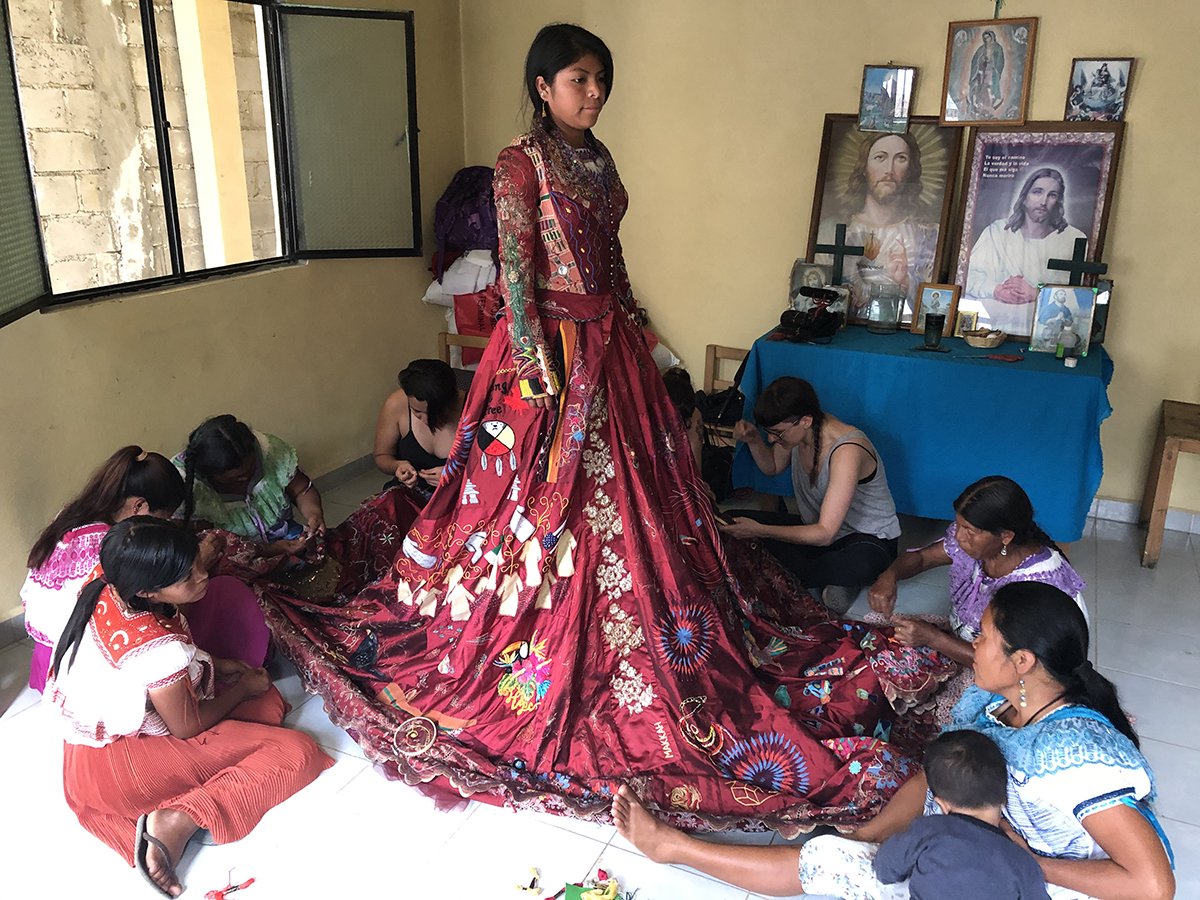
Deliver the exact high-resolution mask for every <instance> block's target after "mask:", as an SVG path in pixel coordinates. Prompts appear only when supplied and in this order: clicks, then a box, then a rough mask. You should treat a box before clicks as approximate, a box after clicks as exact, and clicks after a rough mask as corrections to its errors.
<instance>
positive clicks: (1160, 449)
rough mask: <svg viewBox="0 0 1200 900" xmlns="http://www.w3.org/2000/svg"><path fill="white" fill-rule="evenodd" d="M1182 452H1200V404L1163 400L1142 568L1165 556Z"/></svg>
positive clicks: (1146, 501)
mask: <svg viewBox="0 0 1200 900" xmlns="http://www.w3.org/2000/svg"><path fill="white" fill-rule="evenodd" d="M1180 453H1200V403H1182V402H1180V401H1178V400H1164V401H1163V402H1162V413H1161V415H1160V416H1159V419H1158V437H1157V438H1156V439H1155V441H1154V454H1153V455H1152V456H1151V457H1150V471H1149V473H1148V474H1147V475H1146V490H1145V492H1144V493H1143V494H1142V509H1141V514H1140V515H1139V516H1138V519H1139V521H1141V522H1142V523H1143V524H1145V525H1146V526H1147V527H1146V546H1145V548H1144V549H1143V550H1142V565H1143V566H1145V567H1146V568H1148V569H1152V568H1154V566H1156V565H1157V564H1158V557H1159V554H1161V553H1162V543H1163V529H1164V528H1165V527H1166V523H1167V508H1168V507H1169V506H1170V503H1171V483H1172V482H1173V481H1174V480H1175V463H1176V462H1177V461H1178V459H1179V454H1180Z"/></svg>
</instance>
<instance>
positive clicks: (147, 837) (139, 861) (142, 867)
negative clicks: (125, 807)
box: [133, 813, 179, 897]
mask: <svg viewBox="0 0 1200 900" xmlns="http://www.w3.org/2000/svg"><path fill="white" fill-rule="evenodd" d="M149 817H150V816H149V813H147V814H144V815H143V816H142V817H141V818H140V819H138V821H137V836H136V837H135V838H134V842H133V863H134V865H135V866H137V870H138V871H139V872H141V873H142V877H143V878H145V879H146V880H147V881H148V882H150V886H151V887H153V888H154V889H155V890H156V891H158V892H159V893H160V894H162V895H163V896H164V897H170V896H171V892H170V891H168V890H167V889H166V888H164V887H163V886H162V885H161V884H159V883H158V882H157V881H155V880H154V877H153V876H152V875H151V874H150V864H149V862H148V861H147V859H146V856H147V855H148V854H149V852H150V847H151V846H153V847H154V848H155V849H156V850H158V852H159V853H161V854H162V857H163V859H164V860H165V861H166V864H167V876H168V877H169V878H170V879H171V880H172V881H178V880H179V878H178V876H177V875H176V874H175V864H174V863H173V862H171V853H170V851H169V850H167V845H166V844H164V843H163V842H162V841H160V840H159V839H158V838H156V837H155V836H154V835H152V834H150V832H148V831H147V830H146V821H147V819H149Z"/></svg>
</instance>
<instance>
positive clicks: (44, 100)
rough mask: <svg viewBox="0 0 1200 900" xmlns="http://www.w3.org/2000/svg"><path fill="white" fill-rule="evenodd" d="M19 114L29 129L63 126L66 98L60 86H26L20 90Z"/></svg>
mask: <svg viewBox="0 0 1200 900" xmlns="http://www.w3.org/2000/svg"><path fill="white" fill-rule="evenodd" d="M21 116H22V118H23V120H24V122H25V127H26V128H29V129H54V128H65V127H66V124H67V98H66V96H65V95H64V94H63V90H62V88H27V89H26V90H23V91H21Z"/></svg>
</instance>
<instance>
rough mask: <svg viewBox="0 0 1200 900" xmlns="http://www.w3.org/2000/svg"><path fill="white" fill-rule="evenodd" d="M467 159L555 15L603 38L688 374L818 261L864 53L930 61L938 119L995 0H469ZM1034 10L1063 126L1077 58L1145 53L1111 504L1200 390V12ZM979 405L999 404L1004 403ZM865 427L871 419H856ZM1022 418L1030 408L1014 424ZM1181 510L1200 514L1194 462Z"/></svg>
mask: <svg viewBox="0 0 1200 900" xmlns="http://www.w3.org/2000/svg"><path fill="white" fill-rule="evenodd" d="M461 6H462V30H463V59H464V60H465V65H464V80H463V92H464V102H465V110H466V157H467V163H468V164H490V163H492V162H493V161H494V160H495V156H496V153H497V151H498V150H499V149H500V148H501V147H502V146H504V145H505V144H506V143H507V142H508V141H509V140H510V139H511V138H512V137H513V136H514V135H515V134H517V133H518V132H519V131H521V130H523V125H522V123H521V120H520V118H519V116H518V104H519V102H520V99H521V96H522V93H523V91H522V87H521V73H522V71H523V62H524V54H525V51H526V49H527V48H528V46H529V42H530V40H531V39H532V38H533V35H534V34H535V33H536V31H537V29H538V28H539V27H540V26H541V25H543V24H545V22H546V21H549V20H550V17H551V16H553V17H555V18H556V19H558V20H561V21H575V22H578V23H579V24H581V25H584V26H585V27H587V28H590V29H592V30H594V31H595V32H596V33H598V34H599V35H601V36H602V37H603V38H604V39H605V41H606V42H608V44H609V46H610V48H611V49H612V50H613V53H614V56H615V61H614V69H615V73H614V75H615V79H614V92H613V97H612V102H611V105H610V106H609V108H608V109H606V110H605V112H604V115H603V117H602V118H601V121H600V125H599V126H598V128H597V134H598V135H599V136H600V137H601V138H602V139H603V140H604V141H605V143H607V144H608V146H609V148H610V149H611V150H612V151H613V155H614V156H615V157H616V160H617V164H618V165H619V166H620V169H621V175H622V178H623V179H624V181H625V184H626V186H627V187H628V188H629V192H630V196H631V205H630V212H629V215H628V217H627V218H626V220H625V227H624V229H623V231H622V242H623V244H624V246H625V251H626V257H627V260H628V263H629V270H630V273H631V276H632V279H633V286H634V289H635V291H636V292H637V294H638V296H639V299H640V300H641V302H642V303H643V304H644V305H645V306H646V307H647V308H648V309H649V311H650V314H651V317H652V319H653V320H654V324H655V326H656V327H657V328H658V330H659V331H660V332H661V334H662V335H663V337H664V339H665V340H666V341H667V342H668V344H670V345H671V346H672V347H673V348H674V349H675V351H676V352H677V353H679V355H681V356H683V357H684V358H685V361H686V362H687V363H688V365H689V367H690V368H691V369H692V372H693V375H694V376H696V377H699V376H700V374H701V373H702V371H703V364H704V354H703V349H704V345H705V344H706V343H710V342H719V343H726V344H734V345H739V346H749V344H750V342H751V341H752V340H753V339H754V338H755V337H756V336H758V335H759V334H761V333H762V332H764V331H766V330H767V329H768V328H769V327H770V326H771V325H772V324H773V323H774V322H775V321H776V319H777V317H778V314H779V311H780V310H781V309H782V306H783V303H784V298H785V283H786V281H787V277H788V273H789V270H790V267H791V263H792V260H794V259H795V258H796V257H798V256H802V255H803V254H804V248H805V247H806V246H807V240H808V225H809V215H810V212H811V208H812V196H813V187H814V182H815V180H816V169H817V157H818V153H819V150H820V140H821V127H822V120H823V116H824V114H825V113H827V112H855V111H857V108H858V91H859V86H860V82H861V79H862V67H863V65H864V64H865V63H885V62H887V61H888V60H893V61H895V62H896V63H901V64H906V65H914V66H917V67H919V72H918V75H917V89H916V100H915V105H914V109H913V113H914V114H915V115H936V114H937V113H938V110H939V105H940V102H939V100H940V90H941V85H942V74H943V68H944V65H945V50H946V32H947V23H948V22H950V21H952V20H962V19H977V18H986V17H988V16H989V15H990V14H991V11H992V2H991V0H920V2H907V3H903V2H896V0H770V2H767V0H603V2H597V0H574V2H560V3H556V4H554V5H553V7H552V8H549V11H548V8H547V7H545V6H544V5H543V6H540V5H537V4H532V3H527V2H522V0H463V2H462V4H461ZM1004 15H1005V16H1012V17H1020V16H1039V17H1040V24H1039V28H1038V45H1037V49H1036V57H1035V63H1034V72H1033V85H1032V93H1031V98H1030V107H1029V109H1030V118H1031V119H1042V120H1061V119H1062V114H1063V106H1064V101H1065V97H1066V88H1067V82H1068V79H1069V76H1070V68H1071V60H1072V58H1073V57H1076V56H1085V57H1086V56H1105V55H1111V56H1133V57H1137V63H1136V66H1135V70H1134V78H1133V85H1132V91H1131V94H1130V103H1129V116H1128V118H1127V122H1128V129H1127V131H1126V138H1125V146H1124V152H1123V158H1122V160H1121V166H1120V172H1119V180H1118V182H1117V188H1116V194H1115V203H1114V205H1113V212H1112V217H1111V219H1110V222H1109V230H1108V238H1107V245H1106V249H1105V254H1104V255H1105V258H1106V261H1107V262H1108V263H1109V264H1110V266H1111V268H1110V272H1111V274H1112V276H1113V278H1114V279H1115V280H1116V282H1117V291H1116V293H1115V296H1114V303H1115V306H1114V309H1113V312H1112V317H1111V320H1110V327H1109V341H1108V344H1107V347H1108V350H1109V352H1110V353H1111V354H1112V355H1113V357H1114V359H1115V360H1116V366H1117V369H1116V377H1115V379H1114V381H1113V384H1112V387H1111V389H1110V392H1109V396H1110V399H1111V401H1112V405H1113V407H1114V409H1115V410H1116V411H1115V413H1114V415H1113V417H1112V418H1111V419H1110V420H1109V421H1108V422H1107V423H1106V424H1105V425H1104V427H1103V430H1102V441H1103V447H1104V456H1105V476H1104V481H1103V483H1102V484H1101V487H1100V494H1101V495H1102V496H1107V497H1113V498H1119V499H1127V500H1128V499H1134V498H1137V497H1139V496H1140V494H1141V487H1142V482H1143V478H1144V476H1145V467H1146V465H1147V460H1148V457H1149V453H1150V449H1151V445H1152V442H1153V429H1154V424H1155V422H1156V420H1157V418H1156V417H1157V411H1158V406H1159V402H1160V400H1162V398H1164V397H1171V398H1174V399H1179V400H1188V401H1200V353H1198V352H1197V347H1198V345H1200V305H1198V304H1197V303H1196V301H1195V299H1194V296H1193V295H1194V294H1195V287H1194V286H1195V285H1196V283H1197V273H1198V268H1197V263H1198V261H1200V255H1198V254H1197V252H1196V243H1197V242H1196V241H1195V240H1194V239H1192V238H1191V237H1190V236H1189V235H1188V233H1187V229H1188V227H1189V226H1190V225H1191V223H1193V222H1194V221H1195V215H1194V210H1193V207H1194V205H1195V198H1196V197H1197V196H1200V167H1197V166H1195V165H1194V164H1193V163H1192V160H1191V156H1192V155H1193V154H1194V151H1195V148H1196V147H1197V146H1198V145H1200V119H1198V118H1197V116H1196V115H1195V110H1196V108H1197V107H1196V99H1195V85H1194V83H1193V81H1194V79H1189V78H1188V77H1187V76H1186V74H1184V71H1185V70H1186V68H1187V61H1188V60H1189V59H1190V58H1191V55H1192V52H1193V50H1194V44H1195V36H1196V35H1197V34H1200V4H1197V3H1194V2H1175V3H1142V4H1137V3H1129V2H1128V0H1054V2H1052V3H1046V2H1034V0H1008V2H1007V3H1006V4H1005V6H1004ZM975 402H976V403H977V405H978V406H979V408H980V409H981V410H983V414H986V409H987V403H988V398H987V397H978V398H975ZM862 424H869V423H862ZM1012 424H1013V427H1014V428H1020V427H1021V423H1020V422H1014V423H1012ZM1172 501H1173V502H1172V505H1173V506H1178V507H1183V508H1188V509H1200V462H1197V460H1195V458H1188V459H1185V460H1183V461H1182V462H1181V464H1180V467H1179V471H1178V474H1177V476H1176V482H1175V492H1174V495H1173V497H1172Z"/></svg>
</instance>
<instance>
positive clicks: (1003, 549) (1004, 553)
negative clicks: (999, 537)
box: [1000, 544, 1008, 556]
mask: <svg viewBox="0 0 1200 900" xmlns="http://www.w3.org/2000/svg"><path fill="white" fill-rule="evenodd" d="M1000 555H1001V556H1008V544H1001V545H1000Z"/></svg>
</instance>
